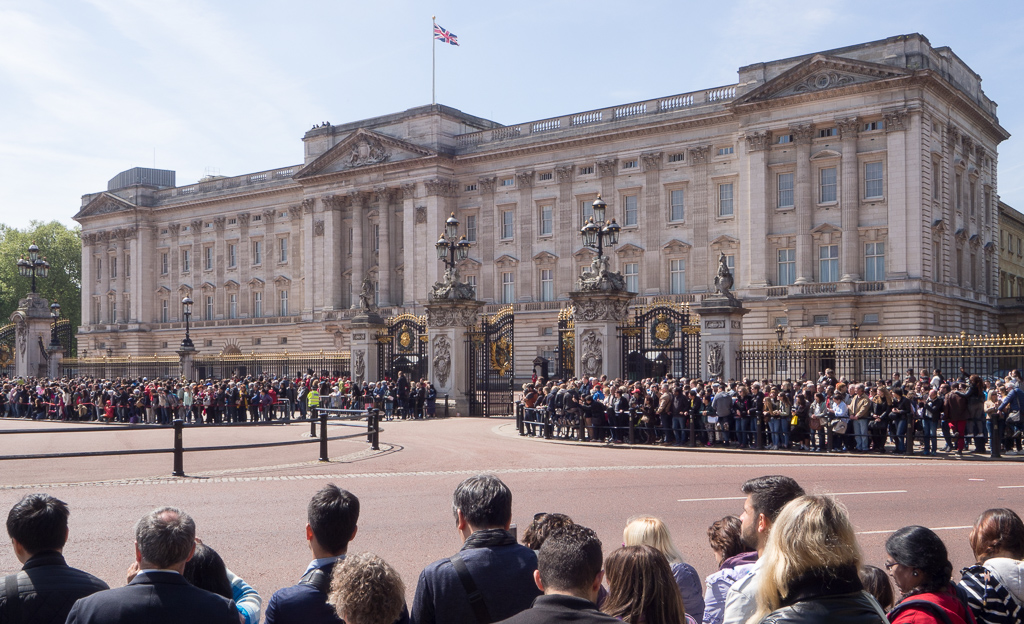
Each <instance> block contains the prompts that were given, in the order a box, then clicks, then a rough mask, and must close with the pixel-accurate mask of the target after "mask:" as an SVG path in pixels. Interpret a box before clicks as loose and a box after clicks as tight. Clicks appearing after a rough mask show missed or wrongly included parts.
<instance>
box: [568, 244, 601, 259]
mask: <svg viewBox="0 0 1024 624" xmlns="http://www.w3.org/2000/svg"><path fill="white" fill-rule="evenodd" d="M596 255H597V252H595V251H594V250H593V249H591V248H589V247H581V248H580V249H577V250H576V252H575V253H574V254H572V257H573V258H575V259H576V260H577V261H582V260H587V261H590V259H591V258H592V257H594V256H596Z"/></svg>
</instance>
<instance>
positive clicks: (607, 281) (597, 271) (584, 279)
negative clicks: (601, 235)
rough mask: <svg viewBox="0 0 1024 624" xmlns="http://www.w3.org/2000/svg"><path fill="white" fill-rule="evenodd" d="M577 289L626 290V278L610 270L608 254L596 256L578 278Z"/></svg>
mask: <svg viewBox="0 0 1024 624" xmlns="http://www.w3.org/2000/svg"><path fill="white" fill-rule="evenodd" d="M576 290H580V291H586V290H626V278H624V277H622V274H621V273H615V272H612V271H611V270H610V268H609V265H608V256H604V255H601V256H594V260H593V261H592V262H591V263H590V268H589V269H585V270H584V271H583V275H581V276H580V278H579V280H577V282H576Z"/></svg>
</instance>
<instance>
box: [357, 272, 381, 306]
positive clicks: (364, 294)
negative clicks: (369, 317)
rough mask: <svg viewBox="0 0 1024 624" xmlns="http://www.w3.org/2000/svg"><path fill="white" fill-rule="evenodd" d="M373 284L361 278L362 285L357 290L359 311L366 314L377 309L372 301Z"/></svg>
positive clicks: (368, 279)
mask: <svg viewBox="0 0 1024 624" xmlns="http://www.w3.org/2000/svg"><path fill="white" fill-rule="evenodd" d="M373 299H374V297H373V282H371V281H370V278H369V277H364V278H363V285H362V287H361V288H360V289H359V309H360V310H365V311H367V312H373V311H375V310H376V309H377V304H375V303H374V301H373Z"/></svg>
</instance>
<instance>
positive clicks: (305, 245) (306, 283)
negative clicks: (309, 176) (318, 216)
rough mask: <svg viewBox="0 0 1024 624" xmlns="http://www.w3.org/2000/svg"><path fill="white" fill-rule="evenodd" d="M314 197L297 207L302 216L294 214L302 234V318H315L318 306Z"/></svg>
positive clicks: (303, 201) (295, 221)
mask: <svg viewBox="0 0 1024 624" xmlns="http://www.w3.org/2000/svg"><path fill="white" fill-rule="evenodd" d="M313 203H314V201H313V198H312V197H307V198H306V199H303V200H302V203H301V204H300V205H299V206H298V207H296V208H295V209H294V210H295V212H297V213H298V212H301V217H300V216H298V215H296V214H293V215H292V227H294V228H296V229H297V230H301V236H302V255H300V256H297V257H299V258H302V318H303V319H304V320H309V321H311V320H313V310H314V309H315V308H316V301H314V299H313V292H314V291H315V288H314V286H313V278H314V273H313V260H314V257H315V254H314V253H313Z"/></svg>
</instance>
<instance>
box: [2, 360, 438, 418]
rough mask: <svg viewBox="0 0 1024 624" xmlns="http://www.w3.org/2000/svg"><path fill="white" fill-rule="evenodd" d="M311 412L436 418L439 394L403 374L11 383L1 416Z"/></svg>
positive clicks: (276, 415) (5, 390) (303, 415)
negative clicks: (365, 378)
mask: <svg viewBox="0 0 1024 624" xmlns="http://www.w3.org/2000/svg"><path fill="white" fill-rule="evenodd" d="M310 407H319V408H330V409H341V410H349V409H354V410H364V409H366V408H367V407H374V408H376V409H379V410H380V411H381V412H382V413H383V414H384V418H385V419H386V420H392V419H393V418H395V417H398V418H422V417H432V416H434V415H435V414H436V410H437V390H436V389H435V388H434V384H433V383H431V382H429V381H427V380H426V379H422V380H420V381H418V382H417V381H414V380H412V381H411V380H410V379H409V378H408V377H406V376H405V373H404V372H403V371H399V373H398V375H397V377H396V378H395V379H393V380H383V381H379V382H367V381H363V382H362V383H356V382H354V381H353V380H352V379H351V377H332V376H328V375H313V374H312V373H308V374H305V375H300V376H296V377H277V376H247V377H241V378H239V377H234V378H231V379H220V380H203V381H196V382H188V381H184V380H180V379H148V378H146V377H141V378H138V379H128V378H120V377H119V378H115V379H110V380H107V379H92V378H75V379H45V378H44V379H36V378H27V379H7V380H3V383H2V392H0V415H3V416H4V417H7V418H31V419H34V420H62V421H99V422H108V423H114V422H116V423H131V424H136V423H145V424H158V425H169V424H171V422H172V421H174V420H176V419H181V420H184V421H185V422H186V423H194V424H197V425H204V424H206V425H212V424H221V423H236V422H269V421H274V420H283V419H289V420H290V419H292V418H295V414H296V413H298V418H299V419H300V420H304V419H306V418H307V414H308V410H309V408H310Z"/></svg>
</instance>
